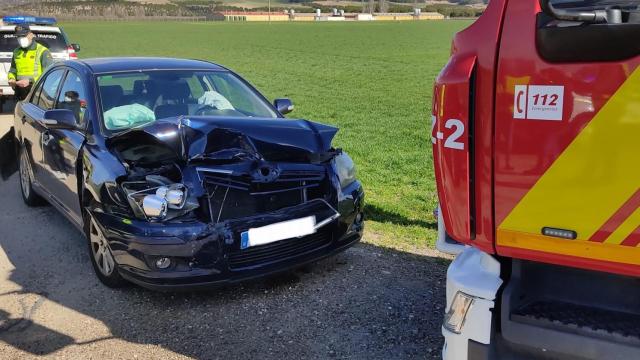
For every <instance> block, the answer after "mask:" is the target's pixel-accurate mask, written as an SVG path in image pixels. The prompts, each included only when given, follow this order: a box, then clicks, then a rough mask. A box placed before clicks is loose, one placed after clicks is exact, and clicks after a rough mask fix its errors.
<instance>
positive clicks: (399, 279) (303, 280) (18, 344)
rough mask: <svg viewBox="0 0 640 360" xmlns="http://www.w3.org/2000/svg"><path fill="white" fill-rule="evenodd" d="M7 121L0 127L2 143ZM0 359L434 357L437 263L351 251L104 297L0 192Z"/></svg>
mask: <svg viewBox="0 0 640 360" xmlns="http://www.w3.org/2000/svg"><path fill="white" fill-rule="evenodd" d="M9 123H10V116H0V136H1V135H2V134H4V132H5V131H6V130H7V129H8V124H9ZM0 199H1V200H0V359H28V358H34V357H38V356H46V357H51V358H56V359H116V358H117V359H134V358H137V359H182V358H198V359H254V358H260V359H280V360H281V359H296V360H297V359H326V358H337V359H341V358H349V359H369V360H370V359H404V358H420V359H425V358H427V359H431V358H438V357H439V354H440V348H441V346H442V339H441V335H440V323H441V319H442V315H443V311H444V298H445V294H444V284H445V271H446V266H447V261H446V260H443V259H441V258H437V257H436V256H435V255H434V256H425V255H415V254H408V253H402V252H396V251H393V250H385V249H381V248H377V247H374V246H372V245H368V244H360V245H357V246H356V247H354V248H352V249H350V250H348V251H347V252H345V253H343V254H340V255H338V256H336V257H334V258H332V259H329V260H326V261H323V262H320V263H317V264H315V265H313V266H308V267H305V268H303V269H300V270H297V271H294V272H290V273H287V274H283V275H279V276H277V277H272V278H268V279H263V280H259V281H254V282H250V283H246V284H243V285H239V286H235V287H229V288H224V289H218V290H215V291H209V292H200V293H186V294H185V293H177V294H165V293H154V292H150V291H147V290H144V289H140V288H137V287H134V286H132V287H129V288H125V289H120V290H111V289H109V288H106V287H104V286H103V285H101V284H100V283H99V282H98V280H97V278H96V277H95V276H94V274H93V270H92V268H91V264H90V262H89V258H88V251H87V247H86V244H85V241H86V240H85V239H84V237H83V236H82V235H81V234H80V233H79V232H78V231H77V230H75V228H73V227H72V225H71V224H70V223H68V222H67V221H66V220H65V219H64V218H63V217H62V215H60V214H59V213H58V212H57V211H55V210H54V209H53V208H52V207H50V206H44V207H39V208H28V207H26V206H25V205H24V204H23V202H22V198H21V196H20V190H19V185H18V180H17V176H16V175H14V176H13V177H12V178H11V179H9V180H8V181H6V182H0Z"/></svg>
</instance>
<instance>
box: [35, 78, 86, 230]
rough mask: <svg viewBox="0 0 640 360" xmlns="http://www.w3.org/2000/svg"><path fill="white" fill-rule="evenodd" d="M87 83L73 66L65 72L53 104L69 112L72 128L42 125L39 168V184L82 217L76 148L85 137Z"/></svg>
mask: <svg viewBox="0 0 640 360" xmlns="http://www.w3.org/2000/svg"><path fill="white" fill-rule="evenodd" d="M86 89H87V86H86V85H85V84H84V83H83V80H82V77H81V76H80V75H79V74H78V73H77V72H75V71H74V70H71V69H69V70H68V72H67V73H66V75H65V77H64V80H63V81H62V85H61V87H60V90H59V91H58V93H57V96H56V98H55V100H54V104H53V108H55V109H66V110H70V111H71V112H73V114H74V117H75V119H76V128H75V129H53V128H48V129H45V130H44V132H43V133H42V137H41V146H42V152H43V154H42V155H43V156H42V160H41V161H42V168H43V169H44V170H45V175H44V178H46V180H45V181H44V182H43V185H44V186H45V187H46V188H47V190H48V191H49V193H50V194H51V196H52V197H53V198H54V199H55V201H56V203H57V205H59V206H60V207H61V208H62V210H63V211H64V212H66V213H67V215H69V217H70V218H71V219H73V220H75V221H77V222H78V223H81V221H82V213H81V207H80V201H79V198H78V176H77V170H78V169H77V167H76V164H77V163H78V156H79V153H80V149H81V148H82V145H83V144H84V141H85V128H86V119H85V113H86V107H87V96H88V93H87V91H86Z"/></svg>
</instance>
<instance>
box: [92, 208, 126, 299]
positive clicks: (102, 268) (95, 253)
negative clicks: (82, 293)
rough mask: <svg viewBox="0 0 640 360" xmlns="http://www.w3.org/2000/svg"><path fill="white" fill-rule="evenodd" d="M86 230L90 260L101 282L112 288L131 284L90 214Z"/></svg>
mask: <svg viewBox="0 0 640 360" xmlns="http://www.w3.org/2000/svg"><path fill="white" fill-rule="evenodd" d="M84 229H85V237H86V238H87V243H88V250H89V259H90V260H91V265H92V266H93V271H94V272H95V273H96V276H97V277H98V279H99V280H100V282H101V283H103V284H104V285H106V286H108V287H110V288H121V287H124V286H127V285H128V284H129V283H128V282H127V281H126V280H125V279H124V278H123V277H122V276H121V275H120V273H119V272H118V264H117V263H116V261H115V258H114V256H113V253H112V252H111V248H110V247H109V242H108V241H107V239H106V238H105V237H104V235H103V234H102V231H101V230H100V227H99V226H98V224H97V223H96V220H95V219H94V218H93V217H92V216H91V215H90V214H89V213H88V212H86V213H85V216H84Z"/></svg>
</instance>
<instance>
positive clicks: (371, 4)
mask: <svg viewBox="0 0 640 360" xmlns="http://www.w3.org/2000/svg"><path fill="white" fill-rule="evenodd" d="M374 11H376V2H375V0H369V14H373V12H374Z"/></svg>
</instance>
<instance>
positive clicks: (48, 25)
mask: <svg viewBox="0 0 640 360" xmlns="http://www.w3.org/2000/svg"><path fill="white" fill-rule="evenodd" d="M20 24H28V25H29V28H30V29H31V31H32V32H33V34H34V35H35V40H36V41H37V42H39V43H40V44H42V45H44V46H46V47H47V48H49V51H50V52H51V56H52V57H53V60H54V61H60V60H69V59H77V57H78V56H77V54H76V52H78V51H80V46H78V44H71V43H70V42H69V40H68V38H67V35H66V34H65V33H64V31H63V30H62V28H60V27H58V26H56V19H54V18H45V17H33V16H5V17H3V18H2V26H0V90H1V91H2V93H1V94H0V95H1V96H2V99H0V100H4V99H5V98H6V97H10V96H13V89H12V88H11V87H10V86H9V83H8V81H7V73H8V72H9V68H10V67H11V58H12V57H13V50H15V49H16V48H17V47H18V39H17V37H16V34H15V28H16V25H20Z"/></svg>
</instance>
